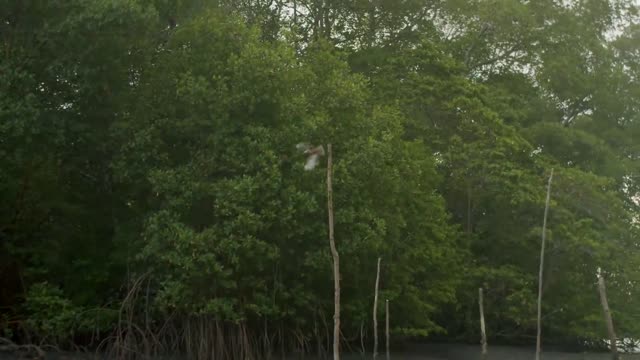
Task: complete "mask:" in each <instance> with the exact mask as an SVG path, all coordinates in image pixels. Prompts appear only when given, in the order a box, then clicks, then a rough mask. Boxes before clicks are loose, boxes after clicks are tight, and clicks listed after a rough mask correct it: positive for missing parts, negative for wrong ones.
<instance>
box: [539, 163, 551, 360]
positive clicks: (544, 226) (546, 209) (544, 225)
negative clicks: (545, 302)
mask: <svg viewBox="0 0 640 360" xmlns="http://www.w3.org/2000/svg"><path fill="white" fill-rule="evenodd" d="M552 179H553V169H551V174H550V175H549V182H548V184H547V200H546V201H545V205H544V218H543V220H542V244H541V245H540V270H539V271H538V336H537V337H536V360H540V350H541V345H542V342H541V340H542V339H541V336H542V327H541V325H542V324H541V323H542V321H541V320H542V275H543V270H544V245H545V241H546V238H547V215H548V214H549V200H550V198H551V180H552Z"/></svg>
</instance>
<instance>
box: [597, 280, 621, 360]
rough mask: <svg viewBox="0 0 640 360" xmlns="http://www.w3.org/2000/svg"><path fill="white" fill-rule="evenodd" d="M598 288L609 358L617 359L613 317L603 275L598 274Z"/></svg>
mask: <svg viewBox="0 0 640 360" xmlns="http://www.w3.org/2000/svg"><path fill="white" fill-rule="evenodd" d="M598 289H599V290H600V303H601V304H602V311H603V312H604V321H605V322H606V323H607V332H608V333H609V341H610V343H611V344H610V346H611V358H612V359H613V360H618V359H619V357H618V347H617V338H616V332H615V330H614V328H613V319H612V318H611V311H610V310H609V301H607V290H606V287H605V284H604V277H602V275H598Z"/></svg>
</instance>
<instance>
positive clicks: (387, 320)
mask: <svg viewBox="0 0 640 360" xmlns="http://www.w3.org/2000/svg"><path fill="white" fill-rule="evenodd" d="M384 314H385V316H386V321H385V323H386V326H385V328H386V329H385V333H386V340H387V360H390V359H391V352H390V350H389V300H386V302H385V311H384Z"/></svg>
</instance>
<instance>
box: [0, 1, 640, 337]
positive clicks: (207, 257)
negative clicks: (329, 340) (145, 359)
mask: <svg viewBox="0 0 640 360" xmlns="http://www.w3.org/2000/svg"><path fill="white" fill-rule="evenodd" d="M321 3H322V4H321ZM294 7H295V9H294ZM0 8H2V9H4V11H3V13H2V14H1V15H0V33H1V34H2V37H1V38H0V168H1V169H2V171H1V172H0V273H1V274H2V277H0V289H2V290H0V308H2V309H3V310H4V309H9V311H8V312H7V313H8V314H9V315H8V316H7V317H6V318H5V317H4V316H3V318H2V319H1V320H2V321H3V322H4V321H5V320H6V319H9V318H11V319H18V322H19V323H21V324H24V326H25V327H26V328H28V329H30V331H33V332H35V333H36V335H37V336H38V337H39V338H40V339H41V340H43V341H45V342H47V341H49V342H57V343H68V342H69V341H73V338H74V336H75V335H77V334H85V335H86V334H89V333H92V332H93V331H95V330H97V329H99V330H100V331H109V330H113V329H114V327H115V326H116V324H117V323H118V322H117V321H116V318H117V315H118V313H117V312H115V311H114V310H113V309H114V305H113V304H116V303H119V302H121V301H123V299H125V298H126V299H127V301H128V302H129V303H131V304H133V305H131V306H132V307H133V308H134V309H138V308H141V307H142V306H144V312H143V313H144V322H145V324H146V326H147V327H148V328H152V327H160V326H162V325H161V324H163V323H165V321H167V320H168V319H172V321H177V320H175V319H176V318H178V319H187V322H188V319H192V318H195V317H197V318H199V319H215V320H217V321H220V322H221V323H223V324H227V325H228V324H236V325H237V324H243V326H244V325H246V326H248V327H249V328H250V329H251V330H253V331H255V332H260V333H261V332H262V331H265V332H268V331H275V330H273V329H275V328H276V327H279V328H280V329H282V328H283V327H286V328H289V329H291V331H292V332H295V334H296V336H297V337H301V338H305V337H306V338H312V337H314V338H315V337H318V336H319V337H324V336H326V335H323V334H320V333H321V332H322V331H320V330H319V325H318V324H319V323H322V322H327V319H329V318H330V314H331V312H332V309H333V284H332V280H331V277H332V270H331V257H330V254H329V251H328V241H327V238H328V234H327V226H326V219H327V213H326V211H327V210H326V188H325V186H326V184H325V173H324V171H325V170H326V168H325V165H324V160H325V159H326V158H322V161H321V164H320V165H319V167H318V168H317V169H315V170H313V171H305V170H304V169H303V166H302V164H303V163H304V160H305V159H304V155H303V154H301V153H300V152H298V151H297V150H296V147H295V145H296V144H297V143H299V142H311V143H313V144H325V145H326V144H328V143H331V144H333V149H334V159H335V173H334V192H335V194H334V203H335V222H336V223H335V227H336V241H337V246H338V250H339V252H340V255H341V260H342V291H343V302H342V311H343V312H342V318H343V334H344V335H345V337H347V338H353V337H354V336H358V335H359V333H360V326H363V327H364V329H365V330H367V329H368V330H367V331H370V329H371V316H370V311H371V305H372V301H373V299H372V289H373V287H374V281H375V278H374V277H375V268H376V259H377V258H378V257H382V258H383V261H382V264H383V266H382V278H381V296H382V298H384V299H389V300H390V303H391V304H392V314H393V315H392V316H393V320H392V321H393V324H394V325H393V331H394V333H395V335H403V336H407V337H428V336H431V335H433V334H436V333H438V334H439V335H443V336H450V337H452V338H453V337H457V338H461V337H464V338H467V339H470V338H476V337H477V334H476V333H477V328H478V327H477V324H476V321H477V320H476V319H477V314H476V312H477V302H476V301H477V299H476V296H477V288H478V287H483V288H485V294H486V300H485V305H486V309H487V312H488V313H490V314H491V317H490V319H488V326H489V328H490V331H489V334H495V336H499V337H501V338H507V339H508V340H516V339H521V338H525V339H526V338H528V337H529V336H530V335H531V334H534V333H535V330H536V329H535V326H536V322H535V307H536V306H535V305H536V303H535V300H536V293H537V267H538V254H539V245H540V237H541V222H542V212H543V208H544V200H545V199H544V187H545V183H546V180H547V176H548V173H549V170H550V169H551V168H554V169H555V174H556V177H555V179H554V183H553V187H552V196H551V199H552V203H551V209H550V216H549V227H548V231H549V232H548V234H547V236H548V242H549V247H548V251H547V259H548V260H547V264H546V265H545V272H544V273H545V277H544V298H543V313H544V316H545V317H544V321H543V326H544V327H545V328H544V329H543V333H544V334H546V335H547V336H549V337H550V338H553V339H556V340H557V341H568V342H571V341H578V340H585V339H586V340H589V341H592V342H593V341H595V340H599V339H600V338H601V337H602V336H603V331H604V330H603V329H604V327H603V326H602V324H601V320H600V318H601V316H600V309H599V305H598V299H597V292H596V289H595V274H596V271H597V269H601V270H602V271H603V273H604V274H605V275H606V277H607V281H608V286H609V293H610V303H611V306H612V308H613V311H614V315H615V321H616V325H617V327H618V329H617V330H618V332H619V333H620V334H625V336H626V335H633V334H637V332H638V331H640V328H639V326H638V324H639V323H638V322H637V321H635V320H634V319H635V318H634V315H633V314H634V309H635V308H637V306H638V300H637V299H639V298H640V297H639V295H640V294H639V288H638V280H639V279H640V278H639V275H640V266H639V265H640V261H639V260H640V254H639V253H638V250H637V245H636V242H637V239H638V234H640V231H639V229H638V222H637V214H638V211H639V210H640V204H638V194H639V192H640V177H639V176H638V173H639V171H640V162H639V161H638V159H640V145H639V142H638V141H637V138H638V136H640V125H639V124H640V122H639V120H640V117H639V116H638V113H639V111H640V103H639V100H638V99H640V85H639V84H640V82H638V81H637V80H638V78H640V53H639V52H638V49H639V48H640V36H639V35H638V34H640V32H639V31H638V26H637V25H628V26H626V24H633V20H634V16H637V12H636V11H635V10H634V8H633V7H632V6H629V5H628V4H626V3H624V2H621V1H614V0H597V1H589V2H579V3H576V4H573V5H572V6H569V5H567V4H563V3H559V2H552V1H536V2H522V1H517V0H501V1H499V2H498V3H495V2H491V3H489V2H482V1H447V2H441V1H377V2H371V1H343V0H336V1H331V2H318V1H315V0H313V1H312V0H298V1H295V2H291V1H284V2H282V1H278V2H274V3H273V6H270V5H268V4H267V2H266V1H262V0H251V1H243V2H236V1H226V0H225V1H223V0H220V1H216V2H204V1H200V0H178V1H174V0H109V1H98V2H90V1H84V0H73V1H66V2H23V1H17V0H4V1H0ZM292 9H293V11H292ZM624 21H627V23H625V22H624ZM623 25H624V26H626V27H624V26H623ZM615 26H621V27H623V28H622V31H621V32H619V33H616V34H619V35H615V36H613V38H612V37H611V34H612V32H611V31H610V30H611V29H612V28H613V27H615ZM140 274H150V277H149V279H148V280H149V281H148V283H145V284H146V285H145V286H146V287H147V289H146V293H145V296H144V305H142V303H141V300H140V299H141V298H142V297H139V298H136V299H137V300H134V299H133V298H132V297H128V296H127V293H126V292H125V291H124V289H125V288H127V287H130V286H131V284H132V283H133V282H134V279H135V278H136V276H139V275H140ZM5 289H6V290H5ZM127 290H130V289H127ZM381 314H382V312H381ZM133 316H134V317H136V318H135V319H134V320H133V322H134V323H135V322H138V321H143V315H141V314H135V315H133ZM159 324H160V325H159ZM3 326H4V323H3ZM264 328H267V330H263V329H264ZM17 329H18V327H16V326H13V325H11V327H9V328H7V330H3V332H4V333H5V334H11V333H13V334H14V336H16V337H18V336H20V335H19V334H20V333H19V332H16V331H15V330H17ZM147 330H148V329H147ZM225 331H229V330H225ZM136 336H139V334H138V335H136ZM269 336H271V335H269ZM280 336H282V334H280ZM491 336H494V335H491ZM18 340H24V339H18Z"/></svg>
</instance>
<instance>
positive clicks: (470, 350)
mask: <svg viewBox="0 0 640 360" xmlns="http://www.w3.org/2000/svg"><path fill="white" fill-rule="evenodd" d="M534 355H535V352H534V349H533V348H524V347H514V346H490V347H489V356H488V358H487V360H533V359H534ZM541 358H542V360H609V359H611V354H609V353H586V352H585V353H569V352H559V351H545V352H543V354H542V356H541ZM620 358H621V359H625V360H636V359H637V360H640V355H637V354H636V355H630V354H621V355H620ZM18 359H25V357H22V358H20V357H18V356H16V355H12V354H8V353H0V360H18ZM45 359H47V360H90V359H92V360H93V359H96V360H97V359H100V360H104V359H105V358H104V357H96V356H94V355H91V354H74V353H48V354H47V356H46V358H45ZM298 359H300V360H319V359H317V358H316V357H313V356H304V357H302V356H293V357H289V359H288V360H298ZM342 359H343V360H361V359H371V354H370V353H369V354H366V355H365V356H363V355H361V354H355V355H344V356H342ZM378 359H379V360H386V356H385V353H384V352H382V353H381V354H380V355H379V356H378ZM391 359H392V360H480V350H479V346H472V345H413V346H411V349H406V350H403V351H402V352H392V353H391ZM154 360H189V359H186V358H172V359H169V358H158V359H154ZM274 360H280V358H279V357H274Z"/></svg>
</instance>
